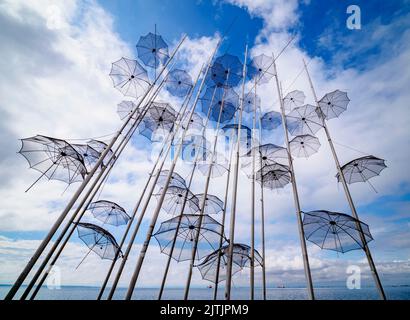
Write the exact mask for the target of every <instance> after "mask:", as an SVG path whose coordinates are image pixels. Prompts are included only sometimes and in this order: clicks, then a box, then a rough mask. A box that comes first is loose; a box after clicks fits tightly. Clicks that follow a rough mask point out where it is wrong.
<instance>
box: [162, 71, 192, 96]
mask: <svg viewBox="0 0 410 320" xmlns="http://www.w3.org/2000/svg"><path fill="white" fill-rule="evenodd" d="M165 83H166V84H165V88H166V89H167V90H168V91H169V92H170V93H171V94H172V95H174V96H177V97H185V96H186V95H187V94H188V92H189V90H191V88H192V86H193V83H192V78H191V76H190V75H189V73H188V72H186V71H184V70H180V69H174V70H172V71H171V72H170V73H169V74H168V77H167V79H166V80H165Z"/></svg>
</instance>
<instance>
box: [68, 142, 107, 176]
mask: <svg viewBox="0 0 410 320" xmlns="http://www.w3.org/2000/svg"><path fill="white" fill-rule="evenodd" d="M71 146H72V147H73V148H74V149H75V151H77V152H78V153H79V154H80V155H81V156H82V158H83V161H84V165H85V167H86V169H87V173H88V172H90V171H91V170H92V168H93V167H94V165H95V164H96V163H97V161H98V159H99V158H100V156H101V152H98V151H97V150H95V149H94V148H92V147H91V146H89V145H88V144H74V143H73V144H71Z"/></svg>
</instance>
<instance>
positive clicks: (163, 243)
mask: <svg viewBox="0 0 410 320" xmlns="http://www.w3.org/2000/svg"><path fill="white" fill-rule="evenodd" d="M222 229H223V226H222V225H221V224H220V223H219V222H217V221H216V220H215V219H213V218H211V217H210V216H208V215H198V214H183V215H181V216H177V217H174V218H172V219H169V220H167V221H164V222H162V223H161V226H160V228H159V229H158V231H157V232H156V233H155V234H154V237H155V239H157V241H158V243H159V246H160V248H161V252H162V253H165V254H167V255H169V254H170V251H171V248H172V244H173V240H174V238H175V235H176V234H177V236H176V241H175V246H174V250H173V253H172V258H173V259H175V260H176V261H178V262H179V261H185V260H190V259H191V258H192V250H193V247H194V245H195V239H196V237H197V235H198V232H199V238H198V243H197V250H196V255H195V259H196V260H200V259H202V258H203V257H204V256H206V255H208V254H209V253H211V252H213V251H215V250H216V249H217V248H218V247H219V241H220V238H221V235H222Z"/></svg>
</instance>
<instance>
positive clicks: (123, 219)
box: [87, 200, 131, 226]
mask: <svg viewBox="0 0 410 320" xmlns="http://www.w3.org/2000/svg"><path fill="white" fill-rule="evenodd" d="M87 210H88V211H90V212H91V214H92V215H93V216H94V218H96V219H98V220H100V221H101V222H103V223H104V224H110V225H113V226H121V225H125V224H127V223H128V221H129V220H130V218H131V217H130V216H129V215H128V214H127V212H126V211H125V209H124V208H123V207H121V206H119V205H118V204H116V203H115V202H112V201H108V200H98V201H95V202H92V203H90V205H89V206H88V208H87Z"/></svg>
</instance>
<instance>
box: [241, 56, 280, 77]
mask: <svg viewBox="0 0 410 320" xmlns="http://www.w3.org/2000/svg"><path fill="white" fill-rule="evenodd" d="M247 75H248V77H249V78H250V79H255V80H256V81H257V83H258V84H263V83H267V82H269V81H270V79H272V77H273V76H274V75H275V69H274V65H273V58H272V57H268V56H267V55H264V54H261V55H259V56H256V57H255V58H253V59H252V60H251V61H250V62H249V63H248V70H247Z"/></svg>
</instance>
